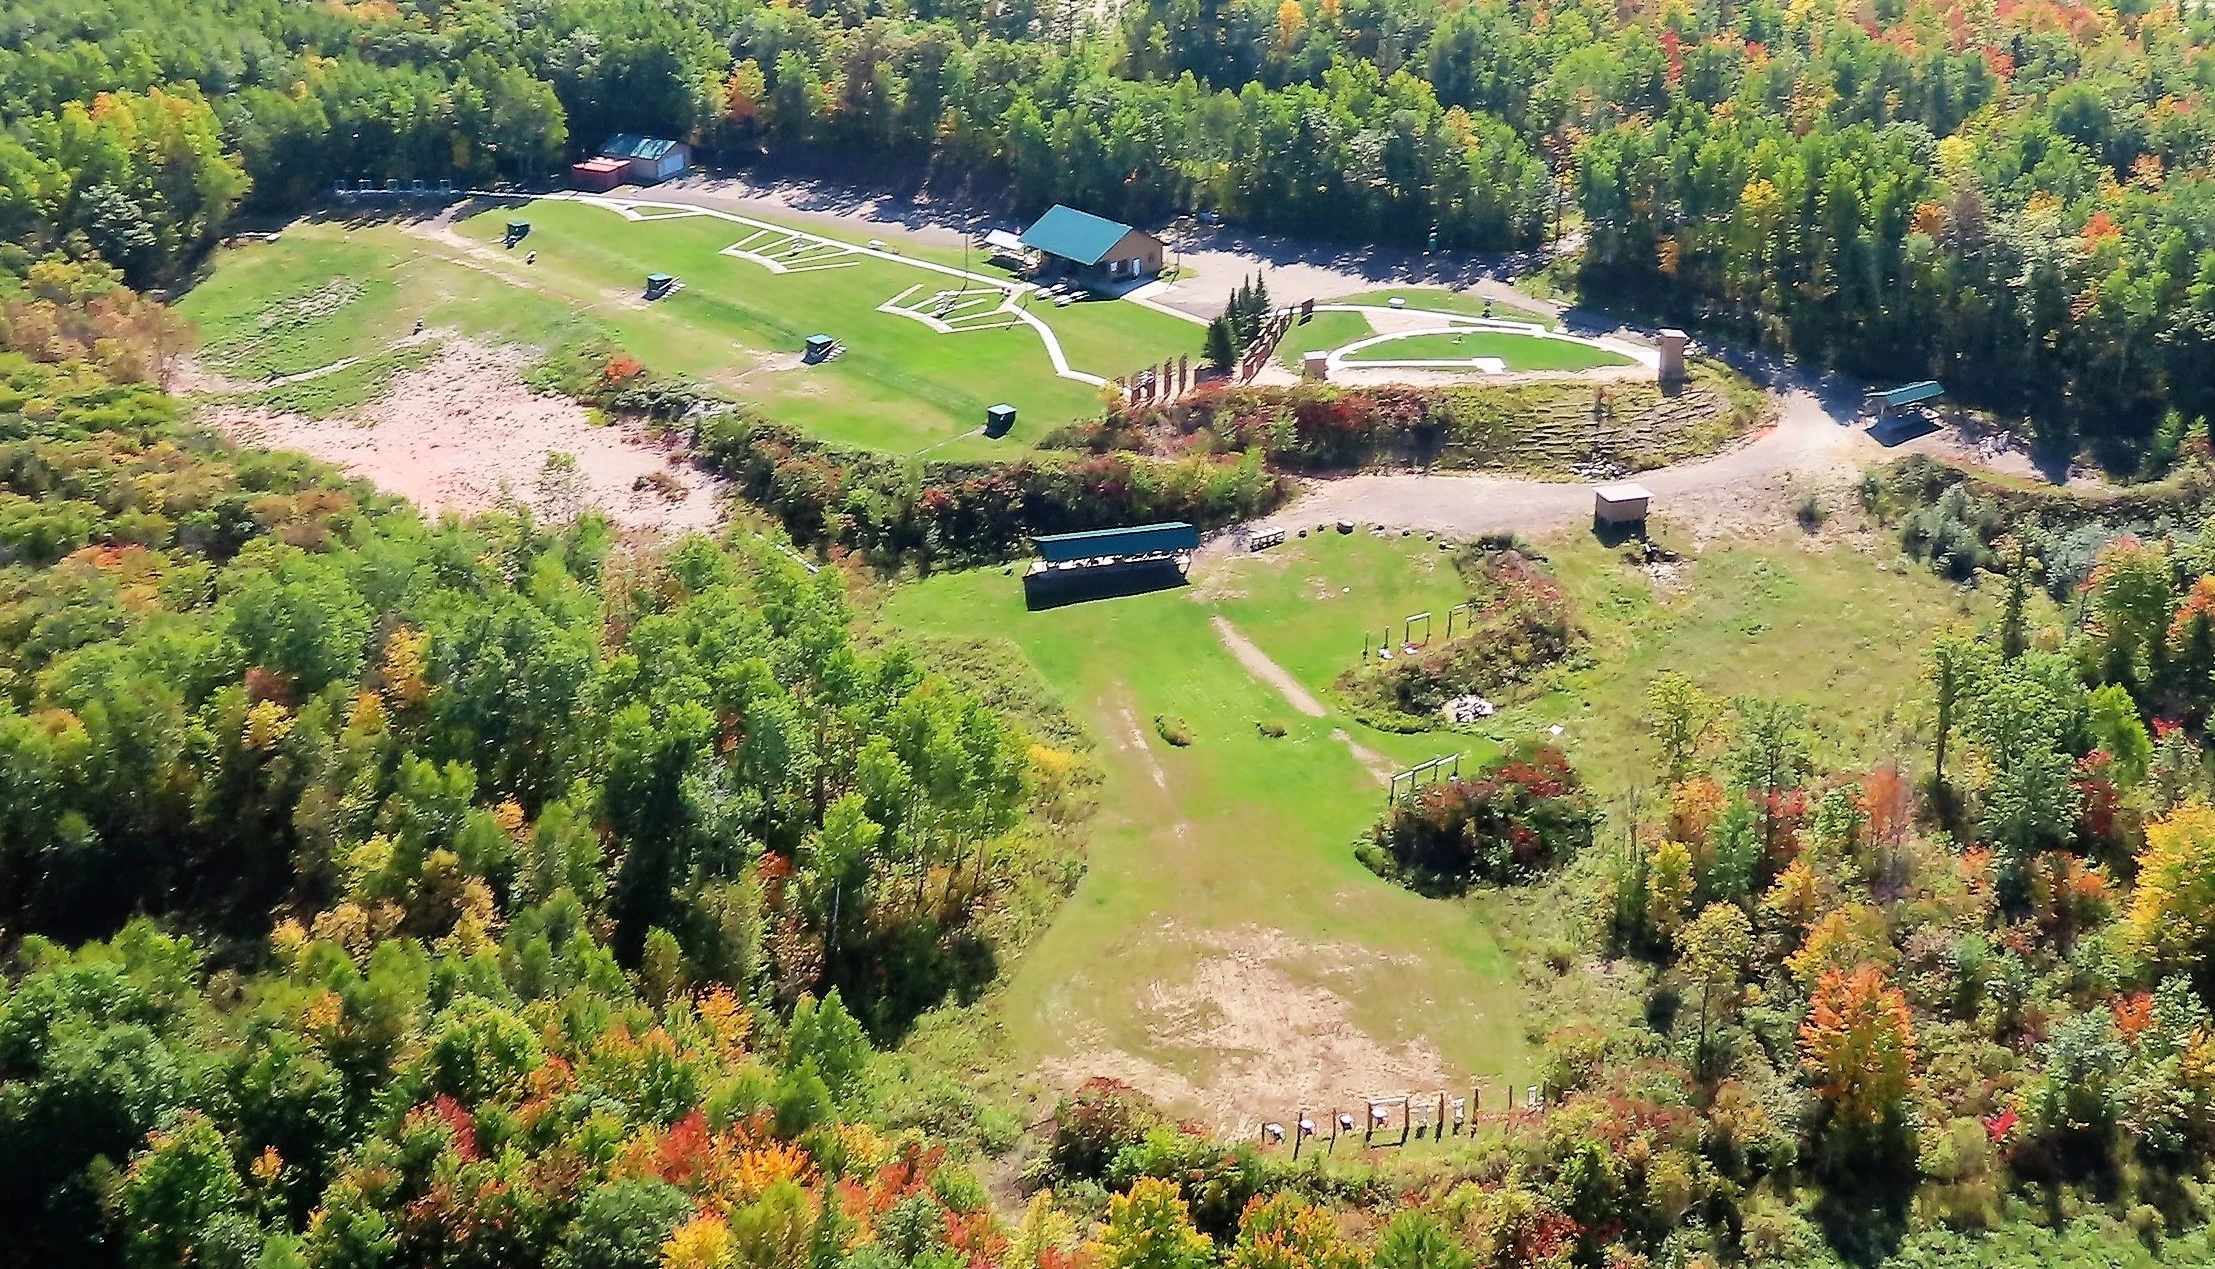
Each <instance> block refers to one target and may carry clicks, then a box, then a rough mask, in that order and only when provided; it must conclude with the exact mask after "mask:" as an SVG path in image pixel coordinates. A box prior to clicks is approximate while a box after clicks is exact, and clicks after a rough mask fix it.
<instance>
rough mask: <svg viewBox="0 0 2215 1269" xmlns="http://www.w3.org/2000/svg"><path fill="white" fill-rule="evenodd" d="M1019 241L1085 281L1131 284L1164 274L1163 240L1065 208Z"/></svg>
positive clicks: (1054, 208)
mask: <svg viewBox="0 0 2215 1269" xmlns="http://www.w3.org/2000/svg"><path fill="white" fill-rule="evenodd" d="M1017 241H1019V242H1020V243H1021V244H1022V245H1023V246H1025V247H1028V248H1030V249H1031V250H1033V251H1036V252H1038V253H1039V254H1040V255H1043V256H1045V257H1047V259H1048V260H1049V261H1050V262H1052V263H1054V264H1057V265H1059V266H1060V268H1061V269H1062V270H1063V271H1065V272H1067V273H1069V274H1071V275H1073V276H1075V277H1076V278H1078V279H1079V280H1080V281H1104V282H1126V281H1133V280H1136V279H1138V278H1150V277H1153V276H1154V275H1155V274H1157V273H1160V272H1161V259H1162V245H1161V239H1159V238H1156V237H1154V236H1153V235H1152V234H1150V233H1147V232H1146V231H1145V230H1143V229H1134V228H1132V227H1131V226H1129V225H1126V224H1124V223H1122V222H1121V221H1115V220H1109V219H1107V218H1106V217H1104V216H1095V215H1093V214H1092V213H1090V212H1081V211H1078V210H1077V209H1076V208H1074V207H1067V206H1063V205H1062V204H1060V203H1056V204H1054V205H1053V206H1052V207H1050V208H1048V209H1047V211H1046V214H1045V215H1043V216H1041V217H1039V218H1038V220H1037V223H1035V224H1033V225H1032V226H1031V227H1030V228H1028V229H1026V230H1024V231H1023V236H1022V237H1021V238H1020V239H1018V240H1017Z"/></svg>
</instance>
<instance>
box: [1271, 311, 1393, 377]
mask: <svg viewBox="0 0 2215 1269" xmlns="http://www.w3.org/2000/svg"><path fill="white" fill-rule="evenodd" d="M1376 333H1377V332H1376V328H1375V327H1373V326H1371V325H1370V324H1369V319H1368V318H1366V317H1364V316H1362V315H1361V314H1359V313H1317V314H1316V315H1315V316H1313V317H1311V318H1309V319H1308V320H1307V321H1305V322H1295V323H1293V324H1292V326H1291V328H1290V329H1288V330H1286V331H1285V332H1284V338H1283V339H1281V340H1278V341H1277V360H1278V361H1279V362H1281V363H1283V365H1284V367H1285V369H1287V370H1298V369H1300V358H1302V357H1304V356H1306V355H1307V354H1308V353H1311V352H1329V351H1331V350H1332V349H1334V348H1343V347H1345V346H1346V345H1347V344H1350V343H1352V342H1354V341H1355V340H1357V339H1367V338H1369V337H1370V336H1371V335H1374V334H1376Z"/></svg>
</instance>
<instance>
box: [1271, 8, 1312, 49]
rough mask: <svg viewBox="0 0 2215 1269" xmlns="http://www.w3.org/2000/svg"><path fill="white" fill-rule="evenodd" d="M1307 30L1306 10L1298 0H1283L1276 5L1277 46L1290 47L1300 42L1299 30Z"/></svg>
mask: <svg viewBox="0 0 2215 1269" xmlns="http://www.w3.org/2000/svg"><path fill="white" fill-rule="evenodd" d="M1305 30H1307V10H1305V9H1303V8H1301V7H1300V0H1284V3H1282V4H1280V5H1278V6H1277V47H1278V48H1287V49H1288V48H1291V47H1292V46H1293V45H1295V44H1297V43H1299V42H1300V32H1302V31H1305Z"/></svg>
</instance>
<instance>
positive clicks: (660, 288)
mask: <svg viewBox="0 0 2215 1269" xmlns="http://www.w3.org/2000/svg"><path fill="white" fill-rule="evenodd" d="M676 284H677V279H676V278H674V277H671V276H670V275H669V274H666V273H649V274H647V275H646V298H647V299H649V300H657V299H660V298H661V297H662V296H664V295H667V294H669V288H670V287H673V286H675V285H676Z"/></svg>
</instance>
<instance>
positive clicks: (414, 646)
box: [382, 626, 431, 710]
mask: <svg viewBox="0 0 2215 1269" xmlns="http://www.w3.org/2000/svg"><path fill="white" fill-rule="evenodd" d="M430 648H431V636H430V632H428V631H425V630H418V629H416V628H415V627H413V626H402V627H400V628H399V629H397V630H395V631H393V632H392V635H391V637H390V638H388V639H386V640H385V661H384V666H383V672H382V678H383V679H384V688H385V702H386V704H388V705H390V706H391V707H392V708H394V709H396V710H406V709H413V708H415V707H416V706H419V705H421V704H422V703H423V702H425V701H427V700H429V699H431V686H430V684H429V683H427V682H425V681H424V678H423V675H424V672H425V670H426V669H427V668H428V658H429V653H430Z"/></svg>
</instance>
